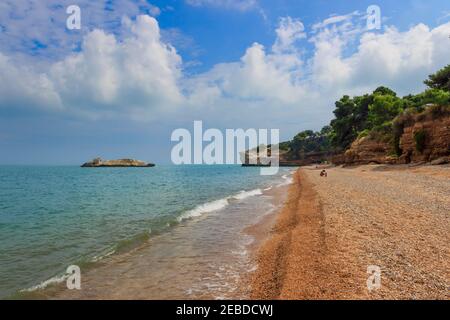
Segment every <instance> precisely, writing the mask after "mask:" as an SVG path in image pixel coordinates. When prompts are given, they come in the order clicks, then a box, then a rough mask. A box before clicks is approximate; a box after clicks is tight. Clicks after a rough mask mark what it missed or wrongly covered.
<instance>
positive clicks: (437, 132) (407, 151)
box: [399, 117, 450, 163]
mask: <svg viewBox="0 0 450 320" xmlns="http://www.w3.org/2000/svg"><path fill="white" fill-rule="evenodd" d="M400 148H401V150H402V155H401V156H400V159H399V162H400V163H410V162H423V161H425V162H429V161H434V160H437V159H440V158H443V157H448V156H450V117H445V118H441V119H425V121H418V122H415V123H413V124H411V125H409V126H407V127H405V128H404V129H403V134H402V136H401V138H400Z"/></svg>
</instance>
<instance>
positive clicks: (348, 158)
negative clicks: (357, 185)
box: [332, 137, 396, 165]
mask: <svg viewBox="0 0 450 320" xmlns="http://www.w3.org/2000/svg"><path fill="white" fill-rule="evenodd" d="M391 149H392V147H391V146H390V145H389V144H388V143H384V142H380V141H376V140H373V139H371V138H369V137H363V138H360V139H357V140H355V141H354V142H353V143H352V145H351V147H350V148H349V149H348V150H347V151H345V153H343V154H340V155H336V156H334V157H333V158H332V162H333V163H335V164H354V165H361V164H369V163H378V164H381V163H395V161H396V159H395V158H394V157H392V156H389V155H388V154H389V152H390V150H391Z"/></svg>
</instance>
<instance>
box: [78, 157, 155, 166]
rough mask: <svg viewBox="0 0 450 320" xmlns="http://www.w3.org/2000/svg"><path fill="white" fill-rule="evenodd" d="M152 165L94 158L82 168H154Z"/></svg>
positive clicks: (135, 161) (134, 161)
mask: <svg viewBox="0 0 450 320" xmlns="http://www.w3.org/2000/svg"><path fill="white" fill-rule="evenodd" d="M154 166H155V165H154V164H153V163H146V162H144V161H140V160H133V159H119V160H102V159H101V158H95V159H93V160H92V161H89V162H86V163H84V164H83V165H82V166H81V167H83V168H98V167H154Z"/></svg>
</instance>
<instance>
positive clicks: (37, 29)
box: [0, 0, 161, 60]
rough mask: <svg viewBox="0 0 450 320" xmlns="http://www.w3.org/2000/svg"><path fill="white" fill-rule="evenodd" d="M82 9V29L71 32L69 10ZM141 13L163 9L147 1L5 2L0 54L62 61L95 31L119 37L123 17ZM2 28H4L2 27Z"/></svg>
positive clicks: (1, 13) (0, 9)
mask: <svg viewBox="0 0 450 320" xmlns="http://www.w3.org/2000/svg"><path fill="white" fill-rule="evenodd" d="M74 4H76V5H78V6H79V7H80V9H81V30H74V31H70V32H69V31H68V30H67V29H66V19H67V17H68V14H67V13H66V9H67V7H68V6H69V5H74ZM142 12H147V13H148V14H149V15H152V16H158V15H159V14H160V13H161V10H160V9H159V8H158V7H157V6H155V5H152V4H150V3H149V2H148V1H146V0H121V1H114V2H110V1H105V0H103V1H91V0H77V1H73V0H46V1H41V0H2V1H0V51H1V52H3V53H6V54H9V53H11V54H12V53H16V52H32V54H33V55H35V56H37V57H39V58H41V59H49V60H53V59H55V58H58V59H59V58H62V57H64V56H66V55H67V54H68V53H70V52H71V51H75V50H77V48H78V45H79V43H80V42H81V41H82V39H83V37H84V36H85V35H86V34H88V33H89V32H91V31H92V30H93V29H103V30H114V31H116V34H118V35H119V36H121V35H120V34H119V31H120V29H117V27H118V26H120V22H121V19H122V17H123V16H128V17H135V16H137V15H138V14H140V13H142ZM2 26H3V27H2Z"/></svg>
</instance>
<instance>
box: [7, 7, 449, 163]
mask: <svg viewBox="0 0 450 320" xmlns="http://www.w3.org/2000/svg"><path fill="white" fill-rule="evenodd" d="M71 4H77V5H79V6H80V8H81V19H82V20H81V21H82V22H81V25H82V28H81V30H67V29H66V27H65V23H66V19H67V16H68V15H67V14H66V13H65V10H66V8H67V6H69V5H71ZM369 5H377V6H379V7H380V9H381V14H382V27H381V29H380V30H367V28H366V9H367V7H368V6H369ZM330 18H331V19H330ZM449 36H450V4H448V3H446V2H445V1H437V0H427V1H422V0H407V1H375V2H374V1H360V0H359V1H350V0H341V1H325V0H322V1H298V0H297V1H265V0H180V1H157V0H155V1H145V0H136V1H132V0H123V1H111V0H109V1H87V0H83V1H74V0H70V1H55V0H49V1H34V0H15V1H13V0H2V1H1V2H0V150H1V152H0V164H1V163H3V164H8V163H26V164H78V163H80V162H83V161H85V160H88V159H90V158H92V157H95V156H102V157H104V158H118V157H133V158H141V159H143V160H148V161H155V162H169V161H170V159H169V157H170V148H171V146H172V144H171V142H170V133H171V132H172V130H173V129H175V128H178V127H186V128H188V129H189V128H191V127H192V121H193V120H203V121H204V123H205V126H206V127H217V128H221V129H225V128H279V129H280V130H281V137H282V138H283V139H288V138H290V137H292V136H293V135H294V134H295V133H296V132H298V131H300V130H303V129H320V127H321V126H323V125H325V124H327V123H328V122H329V120H330V119H331V117H332V110H333V105H334V101H335V100H336V99H338V98H339V97H340V96H342V95H343V94H361V93H365V92H368V91H371V90H373V89H375V88H376V87H377V86H379V85H388V86H390V87H392V88H393V89H394V90H396V91H398V92H399V94H407V93H409V92H412V93H414V92H419V91H420V90H422V89H423V84H422V81H423V80H424V79H425V78H426V76H427V75H428V74H430V73H432V72H434V71H436V70H437V69H439V68H441V67H443V66H445V65H446V64H449V63H450V55H449V54H448V52H450V39H449Z"/></svg>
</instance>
